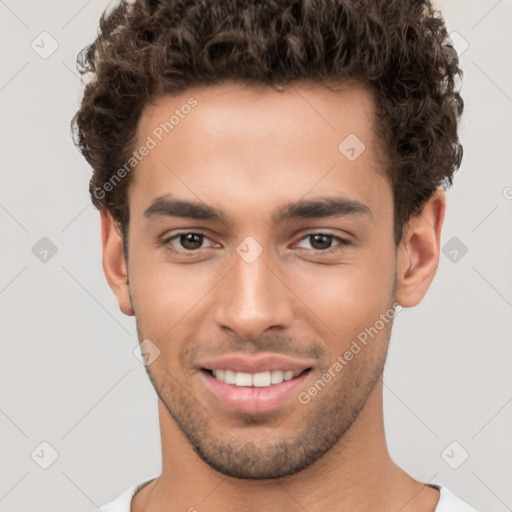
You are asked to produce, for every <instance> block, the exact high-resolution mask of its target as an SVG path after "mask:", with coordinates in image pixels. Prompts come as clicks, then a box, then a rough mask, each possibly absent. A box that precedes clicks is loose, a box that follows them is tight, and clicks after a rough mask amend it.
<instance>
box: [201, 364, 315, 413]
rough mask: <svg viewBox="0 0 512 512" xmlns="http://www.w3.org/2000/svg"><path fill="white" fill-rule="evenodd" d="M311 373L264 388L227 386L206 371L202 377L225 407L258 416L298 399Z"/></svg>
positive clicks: (304, 373)
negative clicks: (295, 398)
mask: <svg viewBox="0 0 512 512" xmlns="http://www.w3.org/2000/svg"><path fill="white" fill-rule="evenodd" d="M309 373H310V371H305V372H303V373H301V374H300V375H299V376H298V377H294V378H293V379H290V380H285V381H283V382H281V383H280V384H272V385H271V386H267V387H263V388H257V387H249V386H235V385H234V384H226V383H225V382H222V381H221V380H217V379H216V378H215V377H214V376H213V375H210V374H209V373H208V372H206V371H204V370H203V371H202V372H201V375H202V378H203V380H204V382H205V384H206V386H207V387H208V389H209V390H210V392H211V393H212V394H213V395H214V396H215V397H216V398H217V400H218V401H219V402H220V403H221V404H222V405H223V406H225V407H227V408H228V409H231V410H234V411H238V412H245V413H249V414H258V413H264V412H269V411H272V410H274V409H277V408H278V407H280V406H282V405H283V404H285V403H286V402H287V401H289V400H290V399H293V398H294V397H296V396H297V395H298V393H299V391H300V388H301V387H302V386H303V384H304V381H305V379H306V377H307V376H308V375H309Z"/></svg>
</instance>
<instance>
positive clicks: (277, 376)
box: [211, 369, 302, 388]
mask: <svg viewBox="0 0 512 512" xmlns="http://www.w3.org/2000/svg"><path fill="white" fill-rule="evenodd" d="M301 373H302V370H297V371H291V370H272V371H266V372H259V373H247V372H236V371H234V370H220V369H219V370H211V374H212V375H213V376H214V377H215V378H216V379H217V380H220V381H221V382H225V383H226V384H232V385H234V386H240V387H255V388H266V387H269V386H274V385H276V384H281V382H284V381H287V380H291V379H293V378H294V377H298V376H299V375H300V374H301Z"/></svg>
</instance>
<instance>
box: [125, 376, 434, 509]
mask: <svg viewBox="0 0 512 512" xmlns="http://www.w3.org/2000/svg"><path fill="white" fill-rule="evenodd" d="M159 417H160V429H161V434H162V474H161V476H160V477H159V478H157V479H156V480H154V481H153V482H151V483H150V484H149V485H147V486H146V487H144V488H143V489H142V490H141V491H140V492H139V493H137V495H136V496H135V497H134V499H133V501H132V508H131V510H132V512H156V511H159V512H163V511H167V510H190V511H192V512H193V511H194V510H197V511H203V510H208V512H218V511H219V512H220V511H223V512H237V511H239V510H241V509H243V510H246V511H248V512H252V511H259V510H261V509H262V508H264V509H265V510H266V511H267V512H278V511H279V512H280V511H282V510H290V511H295V510H297V511H304V510H308V512H317V511H318V512H320V511H325V510H329V509H331V510H350V511H352V512H366V511H369V510H375V509H378V510H380V511H383V512H385V511H396V510H400V511H401V512H427V511H429V512H432V511H434V510H435V507H436V504H437V501H438V500H439V492H438V491H437V490H435V489H432V488H430V487H427V486H425V485H423V484H421V483H420V482H417V481H415V480H413V479H412V478H411V477H410V476H409V475H407V473H405V472H404V471H403V470H402V469H400V468H399V467H398V466H397V465H396V464H395V463H394V462H393V461H392V459H391V458H390V456H389V453H388V449H387V446H386V442H385V435H384V425H383V413H382V380H380V381H379V382H378V383H377V385H376V386H375V388H374V389H373V391H372V393H371V394H370V396H369V398H368V401H367V402H366V404H365V407H364V408H363V410H362V411H361V412H360V413H359V415H358V417H357V419H356V420H355V421H354V422H353V424H352V425H351V427H350V428H349V430H348V431H347V432H346V433H345V434H344V435H343V437H342V438H341V439H340V440H339V442H338V443H337V444H336V445H335V446H334V447H333V448H332V449H331V450H329V452H327V453H326V454H325V455H324V456H323V457H321V458H320V459H319V460H318V461H316V462H315V463H313V464H311V465H310V466H309V467H307V468H306V469H304V470H302V471H300V472H299V473H297V474H295V475H292V476H288V477H283V478H279V479H275V480H244V479H236V478H232V477H228V476H225V475H222V474H220V473H218V472H216V471H214V470H213V469H211V468H210V467H209V466H208V465H207V464H206V463H205V462H203V461H202V460H201V459H200V458H199V457H198V456H197V454H196V453H195V452H194V450H193V449H192V447H191V446H190V444H189V442H188V440H187V439H186V438H185V437H184V435H183V434H182V432H181V431H180V430H179V428H178V427H177V426H176V424H175V423H174V420H173V419H172V418H171V417H170V415H169V413H168V412H167V410H166V408H165V406H164V405H163V404H162V403H161V402H160V401H159Z"/></svg>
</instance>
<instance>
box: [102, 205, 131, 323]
mask: <svg viewBox="0 0 512 512" xmlns="http://www.w3.org/2000/svg"><path fill="white" fill-rule="evenodd" d="M100 218H101V243H102V246H103V258H102V264H103V272H104V273H105V277H106V278H107V282H108V284H109V286H110V288H111V290H112V291H113V292H114V294H115V296H116V297H117V302H118V303H119V309H120V310H121V311H122V312H123V313H124V314H125V315H129V316H132V315H133V314H134V312H133V308H132V304H131V300H130V290H129V288H128V272H127V268H126V260H125V257H124V249H123V235H122V233H121V230H120V228H119V226H118V224H117V222H116V221H115V220H114V219H113V217H112V215H111V214H110V212H109V211H108V210H106V209H103V210H101V211H100Z"/></svg>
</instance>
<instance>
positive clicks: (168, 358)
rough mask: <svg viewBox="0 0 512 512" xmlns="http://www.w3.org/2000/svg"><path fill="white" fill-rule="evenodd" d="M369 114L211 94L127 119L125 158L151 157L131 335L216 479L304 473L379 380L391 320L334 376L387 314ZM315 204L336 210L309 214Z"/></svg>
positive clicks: (276, 96) (388, 278)
mask: <svg viewBox="0 0 512 512" xmlns="http://www.w3.org/2000/svg"><path fill="white" fill-rule="evenodd" d="M191 97H193V98H195V100H197V105H195V106H194V107H193V108H182V106H183V105H186V104H187V102H188V100H189V98H191ZM188 104H190V102H189V103H188ZM373 108H374V107H373V101H372V96H371V94H370V93H369V92H368V91H367V90H365V89H363V88H361V87H357V86H355V85H353V84H352V86H349V85H346V86H344V88H343V89H342V90H338V91H330V90H329V89H328V88H326V87H323V86H320V85H316V86H306V85H304V84H302V85H297V86H295V87H293V88H289V89H287V90H286V91H284V92H276V91H274V90H273V89H271V88H255V87H247V86H241V85H237V84H224V85H218V86H214V87H210V88H203V89H199V88H197V89H189V90H187V91H186V92H184V93H182V94H180V95H178V96H174V97H160V98H159V99H158V100H157V101H156V102H155V103H154V104H152V105H148V106H147V108H146V110H145V111H144V115H143V116H142V118H141V120H140V124H139V127H138V133H137V142H136V144H135V147H136V148H139V147H140V146H142V145H144V144H146V143H147V141H148V136H149V137H151V138H152V139H153V141H154V142H155V143H156V146H155V147H154V148H152V149H151V150H150V151H149V152H148V154H147V156H145V157H144V158H143V160H142V161H141V162H140V163H139V165H138V166H137V168H136V170H135V171H134V174H133V182H132V183H131V185H130V188H129V196H128V197H129V205H130V224H129V236H128V240H129V261H128V276H129V291H130V299H131V302H132V306H133V309H134V312H135V316H136V320H137V329H138V334H139V337H140V340H143V339H150V340H151V342H152V343H154V344H155V345H156V346H157V347H158V349H159V350H160V355H159V357H157V358H156V359H155V360H154V362H153V363H152V364H151V365H150V366H148V367H147V371H148V373H149V376H150V379H151V381H152V383H153V385H154V386H155V389H156V391H157V393H158V396H159V397H160V399H161V401H162V402H163V404H165V407H166V408H167V410H168V412H169V414H170V415H171V416H172V417H173V418H174V420H175V422H176V423H177V425H179V428H180V429H181V430H182V432H183V433H184V434H185V435H186V436H187V438H188V439H189V441H190V442H191V444H192V446H193V447H194V449H195V450H196V452H197V453H198V455H199V456H200V457H201V458H202V459H203V460H204V461H206V462H207V463H208V464H209V465H210V466H211V467H213V468H215V469H217V470H218V471H221V472H222V473H224V474H227V475H231V476H236V477H242V478H276V477H279V476H285V475H289V474H293V473H295V472H296V471H298V470H300V469H303V468H305V467H307V466H308V465H309V464H311V463H313V462H314V461H315V460H317V459H318V458H319V457H321V456H322V455H323V454H324V453H326V452H327V451H328V450H329V449H330V448H332V447H333V446H334V445H335V444H336V443H338V441H340V440H342V436H343V434H344V433H345V431H346V430H347V429H348V427H349V426H350V425H351V424H352V422H353V421H354V420H355V418H356V417H357V415H358V413H359V412H360V411H361V409H362V408H363V407H364V405H365V403H366V400H367V398H368V396H369V394H370V392H371V391H372V389H373V388H374V386H375V384H376V382H377V381H378V379H379V377H380V375H381V373H382V369H383V365H384V360H385V357H386V351H387V344H388V340H389V336H390V333H391V322H387V323H385V325H384V327H383V328H381V329H379V330H378V333H377V334H376V335H375V334H374V336H373V337H369V336H368V342H367V344H366V345H363V344H362V343H361V342H358V345H359V346H360V348H361V350H360V351H358V353H357V354H355V355H354V356H353V358H352V359H351V360H350V361H347V360H346V358H344V360H345V361H346V364H345V365H343V369H342V370H339V366H335V367H336V368H337V369H338V370H337V371H336V370H333V366H334V365H335V362H336V361H339V359H338V356H342V358H343V355H344V354H345V353H346V352H347V351H348V350H349V349H350V347H351V345H352V342H353V341H354V340H357V337H358V335H359V334H360V333H362V332H364V331H365V329H368V328H370V327H372V326H375V324H376V322H377V321H378V320H379V318H381V315H382V314H385V313H386V312H389V311H390V309H391V307H392V304H393V302H394V285H395V271H396V253H395V246H394V243H393V196H392V190H391V187H390V184H389V182H388V180H387V178H386V177H385V176H384V168H383V164H382V162H381V161H380V159H379V154H380V153H379V149H380V148H379V142H378V141H377V139H376V137H375V135H374V121H373V112H374V110H373ZM176 109H178V110H179V112H180V114H181V115H178V117H179V121H178V122H176V118H174V119H173V128H172V130H170V129H169V125H168V126H167V129H168V131H169V133H166V132H165V130H162V127H161V125H160V123H165V122H166V121H169V118H170V117H171V115H173V114H174V113H175V112H174V111H175V110H176ZM159 126H160V129H158V127H159ZM354 136H355V137H357V139H355V138H354ZM347 137H349V139H347V141H346V142H345V143H344V145H343V144H342V146H341V150H340V149H339V145H340V143H342V141H344V140H345V139H346V138H347ZM160 138H161V140H159V139H160ZM358 139H359V141H360V142H358ZM361 142H362V143H363V144H364V147H365V149H364V151H363V152H362V153H361V149H362V146H361ZM150 145H151V146H152V145H153V144H151V143H150ZM359 153H360V154H359ZM328 200H331V201H333V202H334V201H338V200H339V201H350V202H352V203H351V207H339V206H336V205H334V203H332V204H331V205H330V206H329V207H328V208H324V209H323V211H322V209H321V208H320V207H319V206H321V205H322V201H324V203H323V204H324V205H325V204H327V203H326V201H328ZM173 201H180V202H190V203H194V204H195V205H197V206H198V207H201V208H202V209H203V210H205V209H210V208H211V209H215V210H216V212H217V213H218V214H219V215H220V216H221V218H215V217H212V216H208V215H203V214H204V213H208V212H207V211H206V212H205V211H203V212H202V213H201V212H200V210H199V208H195V209H194V208H193V207H192V206H190V207H188V206H187V207H185V205H181V206H180V207H179V208H177V209H176V208H173V206H172V202H173ZM307 203H309V204H307ZM349 206H350V205H349ZM146 212H147V213H146ZM286 212H287V213H288V215H280V214H283V213H286ZM333 214H334V215H333ZM182 215H184V216H182ZM381 324H382V322H381V323H380V324H378V325H381ZM372 332H374V331H372ZM354 352H355V350H354ZM329 369H331V377H332V378H331V379H330V382H328V383H326V384H325V386H321V385H318V384H317V393H316V394H315V393H314V392H313V393H309V392H308V390H309V389H310V388H311V387H312V386H314V385H315V382H317V381H318V380H319V379H320V380H322V375H323V374H324V373H325V372H328V371H329ZM214 372H215V374H216V375H217V377H215V376H214V375H213V373H214ZM285 372H288V373H285ZM290 372H293V373H290ZM251 374H252V375H251ZM254 374H258V375H257V376H256V377H254V376H253V375H254ZM290 375H293V378H291V379H289V380H283V379H284V378H289V377H290ZM226 380H227V382H225V381H226ZM233 380H235V383H234V384H233V383H230V382H232V381H233ZM272 382H275V383H274V384H272ZM324 383H325V380H324ZM237 384H240V385H237ZM313 395H315V396H313ZM300 397H302V398H301V399H299V398H300ZM307 397H309V398H310V400H309V401H308V400H307ZM306 402H308V403H306Z"/></svg>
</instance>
